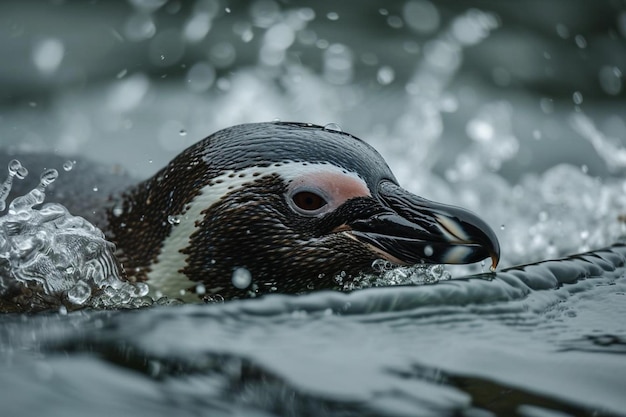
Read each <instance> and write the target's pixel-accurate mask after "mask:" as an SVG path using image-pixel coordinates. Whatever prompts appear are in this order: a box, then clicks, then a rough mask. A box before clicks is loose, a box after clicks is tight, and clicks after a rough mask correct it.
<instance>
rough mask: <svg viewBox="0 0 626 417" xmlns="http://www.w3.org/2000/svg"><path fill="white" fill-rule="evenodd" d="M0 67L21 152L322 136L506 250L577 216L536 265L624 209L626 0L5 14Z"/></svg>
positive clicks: (598, 240)
mask: <svg viewBox="0 0 626 417" xmlns="http://www.w3.org/2000/svg"><path fill="white" fill-rule="evenodd" d="M0 56H1V57H2V61H1V64H0V146H2V147H5V148H10V149H11V150H13V151H14V152H17V153H19V152H33V151H52V152H54V153H57V154H59V155H64V156H68V157H71V158H74V159H76V158H78V161H79V163H88V162H86V161H87V160H88V159H93V160H97V161H99V162H104V163H107V164H109V163H115V164H119V165H121V166H123V167H125V168H126V169H128V170H129V171H130V172H131V173H132V174H133V175H136V176H139V177H145V176H148V175H150V174H152V173H154V172H155V171H156V170H157V169H159V168H161V167H162V166H163V165H164V164H166V163H167V162H168V161H169V160H170V159H171V158H173V157H174V156H175V155H176V154H177V153H178V152H180V151H181V150H182V149H184V148H186V147H187V146H189V145H191V144H192V143H194V142H196V141H197V140H199V139H201V138H203V137H206V136H208V135H209V134H211V133H212V132H214V131H215V130H217V129H220V128H224V127H227V126H229V125H233V124H237V123H246V122H254V121H268V120H283V121H302V122H312V123H317V124H321V125H326V124H329V123H333V124H335V125H338V126H339V127H340V128H341V129H343V130H345V131H348V132H350V133H353V134H355V135H357V136H359V137H361V138H363V139H364V140H366V141H368V142H370V143H371V144H373V145H374V146H375V147H376V148H377V149H378V150H379V151H380V152H381V153H382V154H383V156H384V157H385V158H386V159H387V161H388V162H389V164H390V166H391V168H392V169H393V170H394V172H395V173H396V174H397V176H398V179H399V180H400V183H401V184H403V185H404V186H405V187H407V188H409V189H410V190H412V191H414V192H418V193H420V194H422V195H424V196H426V197H429V198H433V199H438V200H441V201H446V202H452V203H458V204H461V205H465V206H467V207H470V208H472V209H474V210H476V211H479V212H480V213H486V215H487V217H489V218H490V219H491V222H492V224H493V225H494V226H495V227H500V228H501V229H502V232H501V233H502V234H503V235H505V236H504V237H503V239H504V240H505V243H506V240H507V239H508V238H507V236H506V235H507V234H509V235H511V236H517V237H519V236H520V233H524V236H526V235H528V234H529V233H531V232H529V228H532V227H533V226H537V225H541V224H544V226H545V227H541V228H540V230H539V229H537V230H534V231H532V233H531V234H532V236H535V235H537V234H539V233H544V234H545V233H548V229H550V230H553V229H556V228H555V224H553V223H550V222H549V219H550V218H554V217H556V216H562V215H563V214H564V213H567V216H570V217H572V216H571V213H572V212H576V213H578V214H577V215H578V216H579V217H573V218H572V219H571V228H573V229H572V230H576V238H575V239H573V241H574V243H572V237H571V236H568V234H567V233H568V230H569V229H567V228H565V227H564V225H563V224H558V225H557V226H558V227H559V228H560V229H559V231H558V233H562V234H563V235H564V236H565V237H563V238H562V239H563V241H562V242H560V243H559V242H556V243H555V237H554V236H551V237H549V238H546V239H543V240H541V242H538V243H537V248H538V249H537V250H538V251H539V252H537V256H542V257H545V256H546V255H554V254H559V253H561V252H566V251H569V250H579V249H585V248H588V247H589V246H590V245H591V246H593V245H594V244H595V245H597V244H602V243H606V242H610V240H611V239H613V238H614V237H615V233H613V234H609V235H607V233H606V230H607V229H608V230H613V229H616V226H615V224H614V223H610V224H606V225H602V224H600V223H599V222H601V221H602V219H606V218H609V217H611V219H614V218H615V216H616V215H617V214H616V213H620V212H622V211H623V210H625V209H626V208H625V207H624V205H623V200H621V199H623V197H620V196H622V195H624V194H626V193H625V191H626V186H625V185H624V184H623V174H624V170H625V169H626V149H625V145H626V100H625V98H626V92H625V90H626V89H625V87H624V83H625V79H624V72H625V71H626V1H624V0H604V1H594V2H590V1H586V0H560V1H549V2H546V1H541V0H530V1H525V2H507V1H487V0H483V1H471V2H468V1H451V0H444V1H428V0H407V1H374V0H362V1H343V2H336V1H329V0H327V1H315V2H305V1H278V0H256V1H226V0H197V1H177V0H169V1H167V0H129V1H69V0H67V1H63V0H49V1H28V2H24V1H17V0H14V1H3V2H1V3H0ZM83 161H85V162H83ZM60 180H61V179H60ZM607 187H608V188H607ZM599 202H600V203H599ZM598 204H602V205H601V206H598ZM547 206H549V207H548V208H546V207H547ZM550 207H552V208H550ZM552 209H554V210H552ZM551 210H552V211H551ZM542 213H543V214H542ZM524 216H526V217H527V219H526V220H523V219H522V217H524ZM550 216H552V217H550ZM546 222H547V223H546ZM510 226H513V227H510ZM581 230H582V231H585V230H586V231H587V233H586V234H583V233H582V231H581ZM596 231H597V232H598V233H597V236H596V237H595V238H594V233H595V232H596ZM552 233H553V234H556V233H557V231H554V232H552ZM511 239H513V238H511ZM594 239H595V240H594ZM510 246H515V243H514V242H513V240H512V241H511V242H510ZM550 247H552V248H553V249H549V248H550ZM504 251H506V249H504ZM509 253H510V254H518V255H519V256H517V257H515V256H513V255H511V256H512V259H514V260H520V259H522V258H523V256H522V255H524V254H525V255H528V242H527V241H526V242H524V243H523V244H519V245H518V247H517V248H509Z"/></svg>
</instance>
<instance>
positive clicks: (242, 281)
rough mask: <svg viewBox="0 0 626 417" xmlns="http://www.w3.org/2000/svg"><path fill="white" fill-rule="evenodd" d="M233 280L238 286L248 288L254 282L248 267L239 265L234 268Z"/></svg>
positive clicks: (241, 288)
mask: <svg viewBox="0 0 626 417" xmlns="http://www.w3.org/2000/svg"><path fill="white" fill-rule="evenodd" d="M231 281H232V283H233V285H234V286H235V287H236V288H239V289H240V290H243V289H246V288H248V287H249V286H250V284H251V283H252V274H251V273H250V271H249V270H248V269H246V268H243V267H239V268H235V269H234V270H233V275H232V277H231Z"/></svg>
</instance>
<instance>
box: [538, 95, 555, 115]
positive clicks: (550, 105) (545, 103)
mask: <svg viewBox="0 0 626 417" xmlns="http://www.w3.org/2000/svg"><path fill="white" fill-rule="evenodd" d="M539 107H541V111H542V112H544V113H545V114H550V113H552V112H553V111H554V100H553V99H551V98H547V97H544V98H542V99H541V100H540V101H539Z"/></svg>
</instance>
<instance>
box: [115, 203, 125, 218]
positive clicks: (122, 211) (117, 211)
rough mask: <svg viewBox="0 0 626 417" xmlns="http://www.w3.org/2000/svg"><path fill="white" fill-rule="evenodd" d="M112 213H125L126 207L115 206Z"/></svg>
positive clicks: (116, 215)
mask: <svg viewBox="0 0 626 417" xmlns="http://www.w3.org/2000/svg"><path fill="white" fill-rule="evenodd" d="M112 213H113V215H114V216H115V217H120V216H121V215H122V214H123V213H124V208H123V207H122V206H121V205H117V206H115V207H113V210H112Z"/></svg>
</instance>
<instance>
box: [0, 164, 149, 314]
mask: <svg viewBox="0 0 626 417" xmlns="http://www.w3.org/2000/svg"><path fill="white" fill-rule="evenodd" d="M26 174H27V170H26V169H25V168H24V167H23V166H22V165H21V163H20V162H19V161H17V160H13V161H11V162H10V163H9V175H8V178H7V179H6V180H5V181H4V183H3V184H2V188H1V189H0V190H1V197H0V199H1V201H2V209H3V210H4V206H5V205H6V204H5V200H6V198H7V196H8V195H9V193H10V191H11V184H12V181H13V177H18V178H24V177H25V176H26ZM58 175H59V173H58V171H57V170H55V169H48V170H46V171H44V172H43V173H42V174H41V176H40V181H39V184H38V185H37V187H35V188H33V189H32V190H31V191H29V192H28V193H27V194H25V195H23V196H18V197H16V198H14V199H13V201H11V203H10V204H9V209H8V212H7V213H6V214H5V215H4V216H2V217H0V311H38V310H44V309H50V308H58V307H59V306H62V307H63V308H65V309H66V310H74V309H77V308H80V307H84V306H92V307H113V306H115V307H120V306H123V305H125V304H127V305H133V306H143V305H149V304H151V300H148V299H146V295H147V293H148V288H147V285H145V284H143V283H139V284H131V283H129V282H126V281H124V280H123V279H124V273H123V270H122V267H121V266H120V264H119V263H118V261H117V259H116V258H115V256H114V252H115V246H114V245H113V244H112V243H110V242H108V241H107V240H106V239H105V237H104V234H103V233H102V231H100V230H99V229H98V228H96V227H95V226H93V225H92V224H91V223H89V222H88V221H87V220H85V219H83V218H82V217H77V216H73V215H72V214H70V213H69V212H68V211H67V209H66V208H65V207H64V206H62V205H60V204H55V203H48V204H44V205H43V206H42V207H41V208H39V209H37V208H36V206H38V205H40V204H42V203H43V202H44V199H45V193H46V188H47V187H48V186H49V185H50V184H52V183H53V182H54V181H55V180H56V179H57V177H58Z"/></svg>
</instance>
